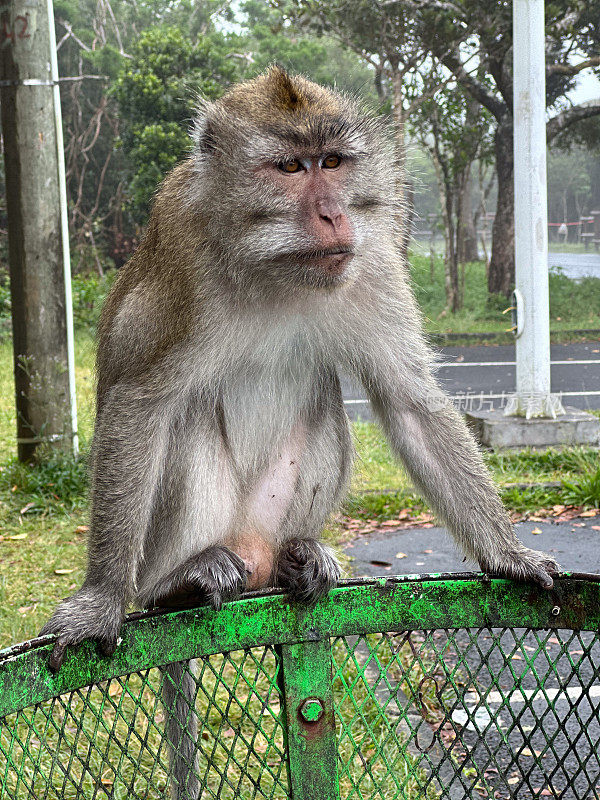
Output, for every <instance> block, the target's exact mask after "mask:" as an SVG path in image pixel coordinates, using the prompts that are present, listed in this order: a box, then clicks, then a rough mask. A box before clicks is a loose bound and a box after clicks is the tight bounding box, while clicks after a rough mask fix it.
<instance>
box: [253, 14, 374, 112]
mask: <svg viewBox="0 0 600 800" xmlns="http://www.w3.org/2000/svg"><path fill="white" fill-rule="evenodd" d="M242 11H243V12H244V14H245V17H246V21H245V27H247V30H248V40H247V45H246V47H247V51H248V55H249V58H250V59H251V66H250V68H249V69H250V72H251V74H256V73H258V72H261V71H262V70H264V69H266V68H267V67H268V66H269V65H270V64H273V63H277V64H280V65H281V66H282V67H284V68H285V69H288V70H290V71H291V72H298V73H300V74H302V75H306V76H307V77H308V78H310V79H311V80H313V81H316V82H317V83H320V84H322V85H324V86H331V87H335V88H337V89H340V90H342V91H345V92H349V93H351V94H357V95H361V97H362V98H363V99H365V100H366V101H367V102H369V103H370V104H371V105H373V107H377V106H378V105H379V100H378V97H377V94H376V92H375V87H374V82H373V70H372V69H371V68H370V67H369V65H367V64H366V63H365V61H364V60H363V59H362V58H360V57H359V56H357V55H356V54H355V53H354V52H352V51H350V50H348V48H346V47H344V46H343V45H341V44H340V43H339V42H338V41H337V40H336V39H334V38H332V37H330V36H327V35H321V36H314V35H310V34H309V33H306V32H305V33H302V32H300V33H298V30H297V29H296V28H295V27H293V26H291V25H290V24H289V22H288V21H287V20H286V18H285V16H284V15H282V13H281V12H280V11H279V10H277V9H274V8H271V7H269V6H268V5H267V4H265V3H264V2H262V0H248V1H247V2H245V3H244V4H243V6H242Z"/></svg>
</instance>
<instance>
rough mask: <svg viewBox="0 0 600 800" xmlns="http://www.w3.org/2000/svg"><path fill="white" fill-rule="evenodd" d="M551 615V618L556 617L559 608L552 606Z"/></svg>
mask: <svg viewBox="0 0 600 800" xmlns="http://www.w3.org/2000/svg"><path fill="white" fill-rule="evenodd" d="M551 614H552V616H553V617H558V615H559V614H560V606H554V608H553V609H552V611H551Z"/></svg>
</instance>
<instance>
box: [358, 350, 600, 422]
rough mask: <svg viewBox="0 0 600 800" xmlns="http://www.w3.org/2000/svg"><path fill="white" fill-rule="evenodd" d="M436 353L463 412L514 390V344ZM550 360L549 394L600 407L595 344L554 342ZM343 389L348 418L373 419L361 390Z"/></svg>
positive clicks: (445, 383)
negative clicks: (550, 389)
mask: <svg viewBox="0 0 600 800" xmlns="http://www.w3.org/2000/svg"><path fill="white" fill-rule="evenodd" d="M439 353H440V366H439V369H438V378H439V380H440V383H441V384H442V386H443V387H444V388H445V390H446V391H447V392H448V393H449V394H450V395H452V396H453V397H455V398H456V400H455V402H456V403H457V405H458V406H459V407H460V408H461V409H462V410H468V408H469V407H470V408H472V409H474V410H477V409H478V408H484V409H485V408H489V407H490V405H492V404H493V405H494V407H496V408H497V407H501V406H502V405H503V404H504V403H505V402H506V398H507V395H508V394H510V393H511V392H513V391H514V389H515V366H514V360H515V348H514V346H513V345H494V346H487V345H479V346H475V347H443V348H441V349H440V350H439ZM550 357H551V359H552V362H553V364H552V391H553V392H559V393H560V394H561V395H562V397H563V404H564V405H569V406H574V407H575V408H581V409H592V408H594V409H596V408H600V342H583V343H577V344H555V345H552V347H551V352H550ZM511 362H512V363H511ZM342 390H343V393H344V401H345V407H346V412H347V413H348V416H349V417H350V419H353V420H355V419H363V420H368V419H371V418H372V414H371V409H370V407H369V403H368V401H367V400H366V397H365V392H364V390H363V389H362V387H360V386H358V385H356V384H354V383H353V382H352V381H350V380H348V379H345V378H343V379H342Z"/></svg>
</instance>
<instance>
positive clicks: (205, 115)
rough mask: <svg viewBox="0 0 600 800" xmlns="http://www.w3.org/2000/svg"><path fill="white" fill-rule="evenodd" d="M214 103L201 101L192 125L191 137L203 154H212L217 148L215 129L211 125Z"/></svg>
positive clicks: (197, 106)
mask: <svg viewBox="0 0 600 800" xmlns="http://www.w3.org/2000/svg"><path fill="white" fill-rule="evenodd" d="M214 107H215V106H214V103H211V102H209V101H208V100H199V101H198V103H197V105H196V114H195V115H194V121H193V124H192V130H191V136H192V139H193V140H194V142H195V143H196V146H197V147H198V149H199V150H200V152H201V153H206V154H208V153H211V152H213V151H214V149H215V147H216V139H215V134H214V127H213V125H212V124H211V117H212V115H213V114H212V112H213V110H214Z"/></svg>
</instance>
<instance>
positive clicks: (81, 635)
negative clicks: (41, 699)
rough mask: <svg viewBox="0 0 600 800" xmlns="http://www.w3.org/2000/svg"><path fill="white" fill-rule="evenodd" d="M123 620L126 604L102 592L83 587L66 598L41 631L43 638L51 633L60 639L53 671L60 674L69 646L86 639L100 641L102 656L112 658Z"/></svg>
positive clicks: (56, 645) (56, 647)
mask: <svg viewBox="0 0 600 800" xmlns="http://www.w3.org/2000/svg"><path fill="white" fill-rule="evenodd" d="M124 617H125V603H124V601H123V600H122V599H121V598H115V597H114V596H112V595H110V594H109V593H107V592H103V591H101V590H99V589H94V588H89V587H88V588H86V587H84V588H82V589H80V590H79V591H78V592H76V593H75V594H74V595H73V596H72V597H67V599H66V600H63V602H62V603H61V604H60V605H59V607H58V608H57V609H56V611H55V612H54V614H53V615H52V617H51V618H50V619H49V620H48V622H47V623H46V624H45V625H44V627H43V628H42V630H41V632H40V636H44V635H45V634H48V633H54V634H57V636H58V639H57V641H56V644H55V645H54V649H53V650H52V653H51V655H50V661H49V662H48V665H49V667H50V669H51V670H52V671H53V672H57V671H58V670H59V669H60V668H61V666H62V662H63V659H64V657H65V652H66V649H67V647H74V646H76V645H78V644H81V642H83V641H85V640H86V639H94V640H95V641H97V642H98V644H99V645H100V650H101V651H102V653H104V655H106V656H111V655H112V654H113V653H114V652H115V650H116V647H117V638H118V635H119V629H120V627H121V624H122V622H123V619H124Z"/></svg>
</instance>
